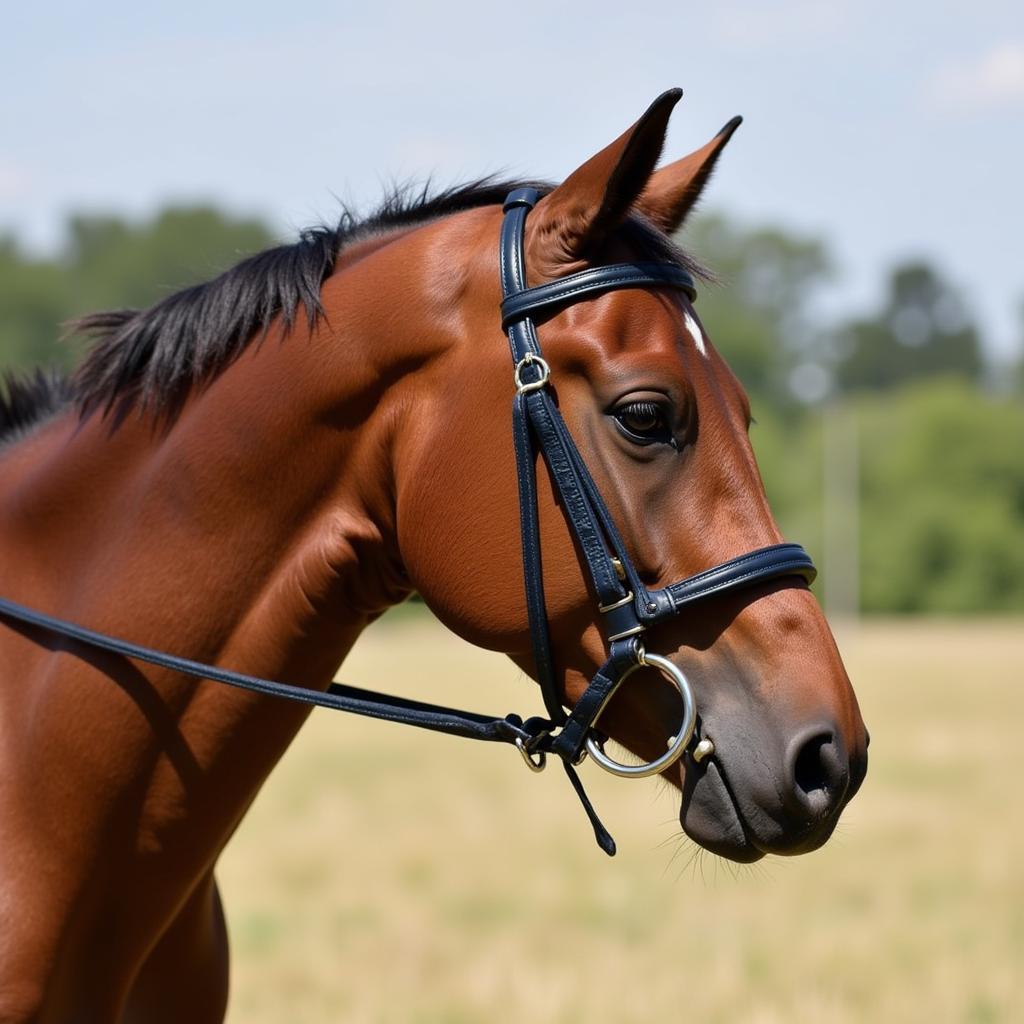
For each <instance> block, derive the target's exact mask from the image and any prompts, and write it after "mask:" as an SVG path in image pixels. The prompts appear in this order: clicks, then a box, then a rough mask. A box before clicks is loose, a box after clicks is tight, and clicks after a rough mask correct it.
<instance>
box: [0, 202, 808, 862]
mask: <svg viewBox="0 0 1024 1024" xmlns="http://www.w3.org/2000/svg"><path fill="white" fill-rule="evenodd" d="M538 198H539V193H538V192H537V190H536V189H532V188H523V189H516V190H515V191H513V192H511V193H510V194H509V196H508V197H507V198H506V200H505V204H504V208H503V209H504V219H503V222H502V227H501V241H500V254H499V256H500V260H499V261H500V271H501V286H502V294H503V301H502V304H501V315H502V326H503V328H504V329H505V330H506V331H507V333H508V340H509V345H510V348H511V352H512V360H513V364H514V370H513V380H514V383H515V388H516V391H515V398H514V402H513V418H512V425H513V442H514V447H515V455H516V472H517V476H518V484H519V503H520V527H521V533H522V547H523V570H524V582H525V589H526V607H527V613H528V617H529V624H530V636H531V642H532V648H533V657H534V664H535V666H536V673H537V678H538V681H539V683H540V687H541V693H542V694H543V698H544V704H545V707H546V709H547V717H546V718H545V717H534V718H530V719H527V720H526V721H523V719H522V718H520V717H519V716H518V715H514V714H510V715H506V716H504V717H503V718H493V717H489V716H487V715H480V714H476V713H474V712H469V711H462V710H459V709H455V708H448V707H443V706H440V705H436V704H428V703H424V702H421V701H414V700H408V699H405V698H402V697H397V696H394V695H391V694H383V693H377V692H374V691H372V690H363V689H358V688H356V687H351V686H345V685H342V684H338V683H332V684H331V686H330V687H329V688H328V690H327V691H326V692H321V691H318V690H310V689H308V688H306V687H300V686H292V685H288V684H285V683H280V682H275V681H273V680H269V679H261V678H259V677H256V676H249V675H244V674H242V673H239V672H233V671H231V670H229V669H225V668H221V667H219V666H216V665H209V664H205V663H203V662H197V661H192V660H190V659H187V658H180V657H177V656H176V655H173V654H168V653H165V652H163V651H160V650H157V649H155V648H151V647H144V646H142V645H139V644H133V643H130V642H128V641H125V640H122V639H119V638H117V637H113V636H109V635H108V634H105V633H99V632H97V631H95V630H91V629H88V628H86V627H83V626H80V625H77V624H75V623H72V622H68V621H66V620H63V619H58V618H55V617H53V616H50V615H46V614H44V613H43V612H39V611H36V610H34V609H32V608H29V607H27V606H25V605H21V604H17V603H16V602H13V601H9V600H7V599H5V598H0V616H3V617H6V618H8V619H14V620H16V621H19V622H22V623H24V624H25V625H27V626H29V627H34V628H35V629H38V630H41V631H43V632H46V633H50V634H56V635H59V636H62V637H64V638H65V639H67V640H71V641H75V642H77V643H80V644H84V645H86V646H89V647H93V648H98V649H101V650H105V651H109V652H111V653H114V654H117V655H121V656H124V657H128V658H132V659H135V660H138V661H143V662H148V663H150V664H153V665H157V666H159V667H161V668H165V669H169V670H171V671H173V672H177V673H181V674H184V675H188V676H192V677H195V678H200V679H209V680H212V681H214V682H220V683H225V684H227V685H229V686H235V687H239V688H242V689H246V690H251V691H254V692H256V693H262V694H266V695H268V696H274V697H283V698H287V699H289V700H295V701H300V702H302V703H305V704H311V705H316V706H319V707H327V708H332V709H334V710H339V711H348V712H351V713H354V714H359V715H364V716H367V717H370V718H379V719H385V720H388V721H394V722H400V723H404V724H406V725H415V726H418V727H420V728H424V729H431V730H434V731H437V732H446V733H451V734H454V735H458V736H465V737H468V738H471V739H480V740H490V741H499V742H504V743H511V744H514V745H515V746H516V748H517V749H518V750H519V752H520V754H522V756H523V759H524V760H525V762H526V763H527V765H529V767H530V768H531V769H532V770H533V771H541V770H543V768H544V767H545V765H546V761H547V757H548V755H555V756H557V757H558V758H559V759H560V760H561V762H562V765H563V767H564V768H565V771H566V774H567V775H568V777H569V779H570V781H571V782H572V785H573V788H574V789H575V790H576V793H577V795H578V796H579V798H580V800H581V802H582V804H583V807H584V809H585V810H586V812H587V815H588V817H589V818H590V821H591V824H592V825H593V827H594V833H595V836H596V838H597V841H598V843H599V845H600V846H601V848H602V849H603V850H604V851H605V852H606V853H608V854H610V855H611V854H614V852H615V842H614V840H613V839H612V837H611V836H610V835H609V834H608V832H607V830H606V829H605V828H604V826H603V825H602V824H601V822H600V820H599V819H598V817H597V814H596V813H595V811H594V809H593V807H592V806H591V804H590V801H589V799H588V798H587V796H586V793H585V792H584V790H583V785H582V783H581V782H580V779H579V777H578V775H577V773H576V767H577V766H578V765H579V764H580V762H581V761H582V760H583V759H584V758H585V757H586V756H587V755H588V754H589V755H590V756H591V757H592V758H593V760H594V761H596V762H597V763H598V764H599V765H600V766H601V767H602V768H605V769H606V770H607V771H610V772H612V773H614V774H616V775H620V776H627V777H638V776H639V777H642V776H647V775H654V774H657V773H658V772H662V771H664V770H665V769H666V768H668V767H669V766H670V765H671V764H673V763H674V762H675V761H676V760H678V759H679V758H680V757H681V756H683V754H684V752H686V750H687V749H688V747H689V746H690V744H691V742H692V740H693V739H694V734H695V731H696V726H697V709H696V703H695V701H694V697H693V692H692V690H691V688H690V685H689V683H688V681H687V679H686V677H685V675H684V674H683V673H682V672H681V671H680V669H679V668H678V667H677V666H676V665H675V664H674V663H673V662H671V661H670V660H669V659H668V658H665V657H662V656H661V655H658V654H653V653H649V652H647V651H646V650H645V648H644V644H643V634H644V632H645V630H646V629H647V628H648V627H649V626H653V625H655V624H657V623H659V622H663V621H664V620H666V619H668V618H671V617H673V616H675V615H678V614H680V613H681V612H682V611H683V609H685V608H687V607H689V606H690V605H692V604H694V603H696V602H698V601H705V600H707V599H709V598H712V597H716V596H718V595H721V594H725V593H728V592H731V591H734V590H737V589H740V588H745V587H749V586H751V585H753V584H755V583H760V582H762V581H764V580H769V579H776V578H778V577H783V576H796V577H800V578H802V579H803V580H805V581H806V582H808V583H810V582H812V581H813V580H814V578H815V575H816V570H815V568H814V564H813V563H812V562H811V559H810V557H809V556H808V554H807V552H806V551H804V549H803V548H802V547H801V546H800V545H799V544H774V545H771V546H769V547H764V548H758V549H757V550H754V551H751V552H749V553H748V554H745V555H741V556H739V557H738V558H732V559H730V560H729V561H727V562H722V563H721V564H719V565H716V566H714V567H713V568H711V569H706V570H704V571H703V572H701V573H698V574H697V575H695V576H691V577H689V578H688V579H684V580H681V581H680V582H678V583H672V584H669V585H668V586H666V587H662V588H660V589H657V590H649V589H648V588H647V587H646V586H644V584H643V582H642V581H641V579H640V576H639V574H638V573H637V571H636V568H635V567H634V565H633V563H632V561H631V560H630V557H629V553H628V552H627V550H626V546H625V544H624V543H623V541H622V538H621V536H620V534H619V532H618V530H617V528H616V526H615V523H614V521H613V519H612V517H611V514H610V513H609V511H608V508H607V506H606V505H605V503H604V501H603V499H602V498H601V494H600V492H599V491H598V488H597V486H596V485H595V483H594V481H593V478H592V477H591V476H590V473H589V472H588V470H587V467H586V465H585V464H584V461H583V458H582V456H581V455H580V453H579V450H578V449H577V447H576V444H575V442H574V441H573V439H572V436H571V435H570V433H569V430H568V428H567V427H566V425H565V422H564V420H563V419H562V416H561V414H560V412H559V410H558V406H557V405H556V404H555V401H554V399H553V397H552V393H551V387H550V384H551V370H550V367H549V366H548V364H547V362H546V361H545V360H544V357H543V356H542V354H541V349H540V342H539V340H538V337H537V329H536V325H535V324H534V316H535V315H537V314H539V313H547V312H549V311H551V310H554V309H556V308H560V307H563V306H565V305H567V304H570V303H573V302H576V301H578V300H580V299H582V298H586V297H588V296H591V295H597V294H600V293H603V292H607V291H612V290H614V289H618V288H672V289H676V290H678V291H682V292H683V293H684V294H686V295H687V296H688V297H689V298H690V299H691V300H693V299H695V298H696V289H695V288H694V282H693V278H692V277H691V276H690V275H689V274H688V273H687V272H686V271H685V270H683V269H682V268H681V267H679V266H676V265H675V264H672V263H644V262H635V263H617V264H614V265H611V266H600V267H593V268H590V269H588V270H583V271H580V272H579V273H576V274H571V275H569V276H567V277H562V278H558V279H557V280H555V281H552V282H550V283H548V284H542V285H537V286H535V287H532V288H530V287H527V284H526V270H525V254H524V244H523V239H524V232H525V224H526V218H527V215H528V214H529V211H530V210H531V209H532V208H533V206H534V205H535V204H536V203H537V201H538ZM538 453H539V454H540V455H541V456H542V457H543V459H544V462H545V464H546V465H547V467H548V472H549V473H550V476H551V479H552V481H553V483H554V485H555V489H556V492H557V495H558V498H559V500H560V502H561V506H562V509H563V511H564V513H565V516H566V518H567V519H568V522H569V526H570V528H571V530H572V533H573V535H574V537H575V540H576V542H577V545H578V548H579V551H580V557H581V561H582V564H583V567H584V569H585V571H586V574H587V577H588V578H589V582H590V584H591V586H592V588H593V592H594V594H595V596H596V598H597V602H598V611H599V613H600V616H601V621H602V624H603V628H604V633H605V638H606V641H607V644H608V658H607V660H606V661H605V663H604V664H603V665H602V666H601V668H600V669H598V671H597V673H596V674H595V675H594V677H593V679H592V680H591V681H590V683H589V685H588V686H587V688H586V690H585V691H584V693H583V694H582V696H581V697H580V699H579V700H578V701H577V702H576V704H575V706H574V707H573V708H572V711H571V712H569V713H568V714H567V713H566V710H565V708H564V707H563V702H562V694H561V690H560V688H559V686H558V683H557V679H556V675H555V671H554V665H553V659H552V652H551V640H550V636H549V633H548V621H547V612H546V605H545V600H544V583H543V574H542V570H541V547H540V528H539V522H538V516H537V482H536V462H537V455H538ZM645 666H650V667H652V668H656V669H657V670H658V671H659V672H661V673H662V675H663V676H664V677H665V678H666V679H667V680H669V682H671V683H672V684H673V685H674V686H675V687H676V688H677V689H678V691H679V694H680V697H681V698H682V703H683V721H682V724H681V726H680V728H679V730H678V731H677V733H676V735H675V736H674V737H673V739H672V740H671V742H670V744H669V747H668V749H667V750H666V752H665V753H664V754H662V755H661V756H660V757H658V758H656V759H655V760H653V761H650V762H647V763H644V764H639V765H628V764H622V763H620V762H618V761H614V760H612V759H611V758H610V757H609V756H608V755H607V754H606V753H605V752H604V749H603V738H602V736H601V734H600V733H599V731H598V729H597V727H596V723H597V721H598V718H599V716H600V714H601V711H602V709H603V708H604V707H605V706H606V704H607V703H608V701H609V700H610V698H611V696H612V694H613V693H614V692H615V691H616V689H617V688H618V687H619V686H621V685H622V684H623V683H624V682H625V681H626V680H627V679H628V678H629V677H630V676H631V675H632V674H633V673H634V672H636V671H637V670H638V669H640V668H641V667H645ZM713 749H714V748H713V744H712V742H711V741H710V740H709V739H707V738H705V739H703V740H701V741H700V743H699V744H697V746H696V748H695V749H694V750H693V752H692V753H691V756H692V757H693V758H695V759H697V760H699V759H701V758H702V757H703V756H707V755H708V754H710V753H711V752H713Z"/></svg>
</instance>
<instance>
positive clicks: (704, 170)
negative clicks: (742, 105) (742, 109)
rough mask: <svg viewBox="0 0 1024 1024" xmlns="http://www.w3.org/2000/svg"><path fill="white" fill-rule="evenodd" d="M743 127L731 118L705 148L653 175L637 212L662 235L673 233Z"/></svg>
mask: <svg viewBox="0 0 1024 1024" xmlns="http://www.w3.org/2000/svg"><path fill="white" fill-rule="evenodd" d="M742 123H743V118H742V117H734V118H733V119H732V120H731V121H729V122H728V124H726V125H725V127H724V128H722V130H721V131H720V132H719V133H718V134H717V135H716V136H715V137H714V138H713V139H712V140H711V141H710V142H709V143H708V144H707V145H706V146H702V147H701V148H700V149H698V150H696V151H695V152H693V153H691V154H690V155H689V156H684V157H683V158H682V160H677V161H676V162H675V163H671V164H669V165H668V166H667V167H662V168H661V170H660V171H657V172H655V173H654V174H653V175H652V176H651V179H650V181H648V182H647V187H646V188H645V189H644V190H643V194H642V195H641V196H640V198H639V199H638V200H637V201H636V209H637V210H638V212H640V213H642V214H643V215H644V216H645V217H646V218H647V219H648V220H649V221H651V222H652V223H653V224H655V225H656V226H657V227H659V228H661V230H662V231H664V232H665V234H667V235H669V234H671V233H672V232H673V231H676V230H677V229H678V228H679V227H680V225H681V224H682V223H683V221H684V220H685V219H686V216H687V214H688V213H689V212H690V211H691V210H692V209H693V208H694V206H695V205H696V204H697V200H698V199H700V194H701V192H703V191H704V186H705V185H707V183H708V180H709V179H710V178H711V172H712V171H713V170H714V168H715V163H716V162H717V161H718V156H719V154H720V153H721V152H722V150H723V149H725V144H726V143H727V142H728V141H729V139H731V138H732V133H733V132H734V131H736V129H737V128H739V126H740V125H741V124H742Z"/></svg>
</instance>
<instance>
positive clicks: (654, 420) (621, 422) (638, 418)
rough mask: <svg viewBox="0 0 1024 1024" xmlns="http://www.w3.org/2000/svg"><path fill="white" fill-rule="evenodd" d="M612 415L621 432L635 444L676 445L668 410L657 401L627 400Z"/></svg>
mask: <svg viewBox="0 0 1024 1024" xmlns="http://www.w3.org/2000/svg"><path fill="white" fill-rule="evenodd" d="M612 416H613V417H614V418H615V425H616V426H617V427H618V428H619V433H621V434H622V435H623V436H624V437H626V438H627V439H628V440H630V441H632V442H633V443H634V444H670V445H673V446H675V438H674V437H673V436H672V430H671V428H670V427H669V424H668V417H667V415H666V411H665V409H664V408H663V407H662V406H661V405H660V404H659V403H657V402H652V401H637V402H627V403H626V404H625V405H620V406H619V407H618V408H617V409H616V410H614V412H613V413H612Z"/></svg>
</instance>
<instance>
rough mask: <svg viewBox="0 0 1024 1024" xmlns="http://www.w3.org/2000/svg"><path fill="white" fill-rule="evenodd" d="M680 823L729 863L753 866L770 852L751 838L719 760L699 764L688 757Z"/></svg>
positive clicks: (693, 838) (691, 835) (705, 847)
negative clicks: (729, 861)
mask: <svg viewBox="0 0 1024 1024" xmlns="http://www.w3.org/2000/svg"><path fill="white" fill-rule="evenodd" d="M679 821H680V824H681V825H682V826H683V831H684V832H685V833H686V834H687V835H688V836H689V837H690V838H691V839H692V840H693V841H694V842H695V843H698V844H699V845H700V846H703V847H704V849H706V850H709V851H710V852H711V853H714V854H717V855H718V856H720V857H725V858H727V859H728V860H733V861H736V862H738V863H740V864H751V863H753V862H754V861H756V860H760V859H761V858H762V857H763V856H764V855H765V853H766V852H767V851H766V850H762V849H761V848H760V847H759V846H758V845H757V843H756V841H755V840H754V838H753V836H752V835H751V834H750V831H749V828H748V826H747V824H746V822H745V821H744V818H743V812H742V811H741V810H740V807H739V804H738V802H737V800H736V797H735V796H734V795H733V792H732V789H731V788H730V786H729V783H728V780H727V778H726V775H725V772H724V770H723V769H722V767H721V765H720V764H719V763H718V761H717V759H715V758H707V759H705V760H704V761H702V762H700V763H699V764H698V763H697V762H696V761H694V760H693V758H692V757H691V756H690V755H687V757H686V765H685V771H684V773H683V802H682V808H681V810H680V812H679Z"/></svg>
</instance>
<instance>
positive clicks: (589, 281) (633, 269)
mask: <svg viewBox="0 0 1024 1024" xmlns="http://www.w3.org/2000/svg"><path fill="white" fill-rule="evenodd" d="M658 287H662V288H665V287H667V288H678V289H679V290H680V291H683V292H685V293H686V294H687V295H688V296H689V297H690V300H691V301H692V300H693V299H696V298H697V289H696V288H695V287H694V283H693V278H692V277H691V276H690V275H689V274H688V273H687V272H686V271H685V270H683V269H682V267H676V266H673V265H672V264H669V263H616V264H613V265H612V266H608V267H591V268H589V269H587V270H581V271H580V272H579V273H577V274H570V275H569V276H568V277H560V278H558V280H557V281H551V282H549V283H548V284H539V285H536V286H535V287H533V288H524V289H523V290H522V291H520V292H516V293H515V294H512V295H509V296H508V297H507V298H506V299H505V300H504V301H503V302H502V304H501V326H502V328H503V329H504V330H506V331H507V330H508V328H509V325H511V324H512V323H514V322H515V321H516V320H520V319H522V318H523V317H524V316H536V315H537V314H541V313H548V312H550V311H551V310H552V309H554V308H555V307H556V306H562V305H565V304H567V303H572V302H578V301H579V300H580V299H585V298H587V297H588V296H590V295H599V294H603V293H604V292H607V291H611V290H612V289H613V288H658Z"/></svg>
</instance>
